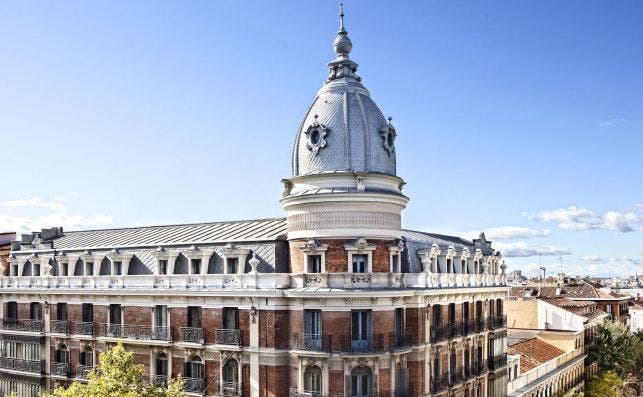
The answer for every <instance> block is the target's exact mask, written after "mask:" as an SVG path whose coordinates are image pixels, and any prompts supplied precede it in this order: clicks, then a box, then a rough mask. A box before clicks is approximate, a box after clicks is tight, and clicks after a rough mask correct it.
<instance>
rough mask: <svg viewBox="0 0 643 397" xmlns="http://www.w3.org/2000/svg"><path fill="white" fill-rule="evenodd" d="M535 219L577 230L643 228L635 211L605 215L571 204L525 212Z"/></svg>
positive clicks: (632, 229)
mask: <svg viewBox="0 0 643 397" xmlns="http://www.w3.org/2000/svg"><path fill="white" fill-rule="evenodd" d="M523 215H524V216H526V217H528V218H529V219H531V220H533V221H538V222H545V223H554V224H556V225H557V226H558V228H559V229H561V230H565V231H569V232H577V231H584V230H601V229H602V230H614V231H619V232H622V233H627V232H633V231H641V230H643V219H641V217H639V216H638V215H636V214H635V213H633V212H626V213H619V212H616V211H608V212H606V213H605V214H603V215H600V214H597V213H595V212H594V211H591V210H589V209H587V208H583V207H576V206H573V205H572V206H569V207H567V208H559V209H556V210H552V211H540V212H539V213H538V214H529V213H525V212H523Z"/></svg>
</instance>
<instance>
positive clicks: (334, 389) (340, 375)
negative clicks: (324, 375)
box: [328, 369, 344, 395]
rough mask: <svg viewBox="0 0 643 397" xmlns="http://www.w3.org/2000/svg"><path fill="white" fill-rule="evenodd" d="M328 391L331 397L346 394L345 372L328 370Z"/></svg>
mask: <svg viewBox="0 0 643 397" xmlns="http://www.w3.org/2000/svg"><path fill="white" fill-rule="evenodd" d="M328 391H329V394H330V395H333V394H338V395H340V394H344V371H343V370H341V369H331V370H328Z"/></svg>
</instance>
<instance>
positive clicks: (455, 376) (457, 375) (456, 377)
mask: <svg viewBox="0 0 643 397" xmlns="http://www.w3.org/2000/svg"><path fill="white" fill-rule="evenodd" d="M463 372H464V371H463V369H462V367H459V368H456V369H455V370H453V371H452V372H451V373H450V374H449V375H450V378H449V385H450V386H456V385H459V384H460V383H462V379H464V373H463Z"/></svg>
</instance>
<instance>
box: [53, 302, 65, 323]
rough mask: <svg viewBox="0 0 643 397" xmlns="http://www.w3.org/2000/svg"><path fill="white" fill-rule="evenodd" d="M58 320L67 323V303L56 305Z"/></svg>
mask: <svg viewBox="0 0 643 397" xmlns="http://www.w3.org/2000/svg"><path fill="white" fill-rule="evenodd" d="M56 320H59V321H67V304H66V303H57V304H56Z"/></svg>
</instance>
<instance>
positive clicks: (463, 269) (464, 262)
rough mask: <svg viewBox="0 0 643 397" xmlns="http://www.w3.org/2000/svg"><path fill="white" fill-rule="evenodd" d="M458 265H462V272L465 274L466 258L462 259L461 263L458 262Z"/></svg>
mask: <svg viewBox="0 0 643 397" xmlns="http://www.w3.org/2000/svg"><path fill="white" fill-rule="evenodd" d="M460 266H462V273H465V274H466V273H468V269H467V260H466V259H463V260H462V263H461V264H460Z"/></svg>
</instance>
